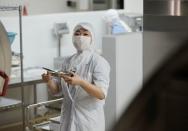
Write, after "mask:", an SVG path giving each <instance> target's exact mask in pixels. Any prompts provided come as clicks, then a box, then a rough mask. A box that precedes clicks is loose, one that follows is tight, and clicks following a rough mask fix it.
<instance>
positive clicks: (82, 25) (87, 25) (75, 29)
mask: <svg viewBox="0 0 188 131" xmlns="http://www.w3.org/2000/svg"><path fill="white" fill-rule="evenodd" d="M81 28H84V29H86V30H88V31H89V32H90V33H91V48H93V49H94V31H93V27H92V25H91V24H90V23H87V22H81V23H78V24H77V25H76V26H75V27H74V30H73V33H75V32H76V31H77V30H79V29H81Z"/></svg>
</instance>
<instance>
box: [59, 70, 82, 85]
mask: <svg viewBox="0 0 188 131" xmlns="http://www.w3.org/2000/svg"><path fill="white" fill-rule="evenodd" d="M71 75H72V76H70V75H65V74H63V73H62V74H61V75H60V76H61V77H62V78H63V79H64V80H65V82H67V83H68V84H71V85H80V83H81V81H82V79H81V78H80V76H79V75H77V74H75V73H73V72H71Z"/></svg>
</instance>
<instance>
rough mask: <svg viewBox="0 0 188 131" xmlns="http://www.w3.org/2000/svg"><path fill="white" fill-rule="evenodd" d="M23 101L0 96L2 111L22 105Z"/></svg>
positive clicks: (0, 109)
mask: <svg viewBox="0 0 188 131" xmlns="http://www.w3.org/2000/svg"><path fill="white" fill-rule="evenodd" d="M21 103H22V102H21V101H20V100H16V99H11V98H5V97H1V98H0V112H2V111H9V110H13V109H15V108H19V107H21Z"/></svg>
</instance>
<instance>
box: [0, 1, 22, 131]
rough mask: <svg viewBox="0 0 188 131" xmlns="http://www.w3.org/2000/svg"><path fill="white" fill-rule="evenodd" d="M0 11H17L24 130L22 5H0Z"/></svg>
mask: <svg viewBox="0 0 188 131" xmlns="http://www.w3.org/2000/svg"><path fill="white" fill-rule="evenodd" d="M0 11H18V15H19V33H20V57H21V58H20V60H21V67H20V68H21V82H20V87H21V94H22V95H21V107H22V124H23V125H22V130H23V131H25V103H24V98H25V96H24V86H23V82H24V76H23V44H22V6H21V5H20V6H0Z"/></svg>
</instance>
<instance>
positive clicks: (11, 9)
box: [0, 6, 19, 11]
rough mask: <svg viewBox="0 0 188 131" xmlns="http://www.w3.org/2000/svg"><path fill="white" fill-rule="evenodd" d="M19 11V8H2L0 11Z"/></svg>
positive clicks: (0, 7)
mask: <svg viewBox="0 0 188 131" xmlns="http://www.w3.org/2000/svg"><path fill="white" fill-rule="evenodd" d="M16 10H19V6H0V11H16Z"/></svg>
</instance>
